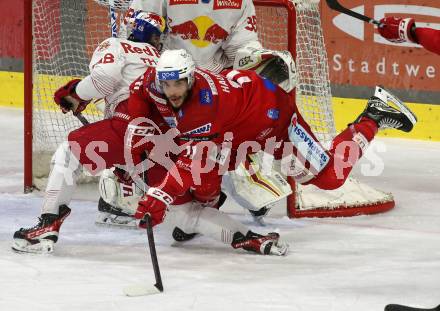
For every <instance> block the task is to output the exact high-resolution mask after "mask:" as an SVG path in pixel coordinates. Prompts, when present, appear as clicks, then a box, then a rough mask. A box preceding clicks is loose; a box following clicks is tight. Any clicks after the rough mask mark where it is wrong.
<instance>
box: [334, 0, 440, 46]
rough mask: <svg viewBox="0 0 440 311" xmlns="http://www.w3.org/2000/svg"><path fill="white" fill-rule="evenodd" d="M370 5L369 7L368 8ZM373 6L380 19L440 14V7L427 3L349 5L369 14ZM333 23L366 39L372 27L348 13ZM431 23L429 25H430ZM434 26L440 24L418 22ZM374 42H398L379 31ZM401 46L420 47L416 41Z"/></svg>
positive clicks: (362, 39)
mask: <svg viewBox="0 0 440 311" xmlns="http://www.w3.org/2000/svg"><path fill="white" fill-rule="evenodd" d="M367 6H368V8H367ZM371 6H372V11H373V12H374V13H373V16H372V17H373V18H374V19H376V20H380V19H381V18H382V17H384V16H392V15H397V16H401V15H408V16H413V15H414V14H417V16H418V19H422V18H421V17H420V16H433V17H438V16H440V9H439V8H435V7H428V6H426V5H408V4H380V5H379V4H376V5H374V4H370V5H360V6H357V7H354V8H350V7H348V8H349V9H350V10H352V11H355V12H357V13H360V14H362V15H365V14H366V15H368V13H367V11H369V12H371ZM333 24H334V25H335V26H336V27H337V28H338V29H339V30H341V31H343V32H345V33H346V34H348V35H349V36H351V37H354V38H356V39H358V40H361V41H365V38H366V32H365V28H366V27H371V25H368V24H367V23H364V22H363V21H361V20H358V19H355V18H353V17H351V16H349V15H346V14H343V13H341V14H338V15H336V16H335V17H334V18H333ZM428 24H429V25H428ZM426 26H427V27H432V28H438V27H440V24H435V23H424V22H417V27H426ZM373 40H374V42H376V43H379V44H387V45H397V44H396V43H392V42H389V41H387V40H386V39H384V38H382V36H381V35H380V34H379V33H377V31H376V32H375V33H374V39H373ZM399 45H401V46H408V47H420V46H419V45H418V44H415V43H408V42H405V43H399Z"/></svg>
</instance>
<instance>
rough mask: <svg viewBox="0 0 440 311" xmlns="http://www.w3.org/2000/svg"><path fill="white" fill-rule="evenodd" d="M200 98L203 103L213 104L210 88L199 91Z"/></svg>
mask: <svg viewBox="0 0 440 311" xmlns="http://www.w3.org/2000/svg"><path fill="white" fill-rule="evenodd" d="M199 100H200V104H201V105H211V104H212V93H211V91H210V90H209V89H201V90H200V92H199Z"/></svg>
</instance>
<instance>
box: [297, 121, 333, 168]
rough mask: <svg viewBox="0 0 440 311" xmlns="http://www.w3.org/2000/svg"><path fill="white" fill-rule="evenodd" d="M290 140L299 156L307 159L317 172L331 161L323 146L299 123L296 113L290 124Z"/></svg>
mask: <svg viewBox="0 0 440 311" xmlns="http://www.w3.org/2000/svg"><path fill="white" fill-rule="evenodd" d="M289 139H290V141H291V142H293V143H294V144H295V147H296V148H297V149H298V154H299V155H301V156H302V157H304V159H307V160H308V161H309V162H310V165H311V166H312V167H313V168H314V169H315V170H316V171H317V172H320V171H321V170H322V169H323V168H324V167H325V166H326V165H327V163H328V162H329V161H330V158H329V156H328V155H327V152H326V151H325V150H324V148H323V147H322V146H321V144H320V143H319V142H318V141H316V139H315V138H314V137H313V136H312V135H311V134H309V132H308V131H307V130H306V129H304V127H302V125H301V124H299V123H298V116H297V115H296V113H295V114H294V115H293V116H292V121H291V122H290V126H289Z"/></svg>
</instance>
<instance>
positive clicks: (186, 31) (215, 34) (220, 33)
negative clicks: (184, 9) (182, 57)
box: [170, 16, 229, 48]
mask: <svg viewBox="0 0 440 311" xmlns="http://www.w3.org/2000/svg"><path fill="white" fill-rule="evenodd" d="M170 33H171V34H173V35H176V36H180V38H182V39H183V40H191V43H192V44H194V45H195V46H197V47H199V48H204V47H207V46H208V45H210V44H211V43H213V44H218V43H220V42H222V41H224V40H226V38H227V37H228V35H229V33H228V32H227V31H226V30H225V29H223V28H222V27H221V26H220V25H218V24H216V23H215V22H214V21H213V20H212V19H211V18H209V17H208V16H198V17H196V18H194V19H193V20H189V21H186V22H184V23H181V24H178V25H170Z"/></svg>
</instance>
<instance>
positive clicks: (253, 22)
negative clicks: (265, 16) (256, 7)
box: [245, 15, 257, 32]
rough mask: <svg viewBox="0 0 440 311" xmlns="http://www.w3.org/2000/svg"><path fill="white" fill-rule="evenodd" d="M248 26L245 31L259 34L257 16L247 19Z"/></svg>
mask: <svg viewBox="0 0 440 311" xmlns="http://www.w3.org/2000/svg"><path fill="white" fill-rule="evenodd" d="M247 24H248V25H247V26H246V27H245V29H247V30H249V31H253V32H257V17H256V16H255V15H253V16H250V17H248V18H247Z"/></svg>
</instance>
